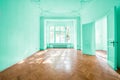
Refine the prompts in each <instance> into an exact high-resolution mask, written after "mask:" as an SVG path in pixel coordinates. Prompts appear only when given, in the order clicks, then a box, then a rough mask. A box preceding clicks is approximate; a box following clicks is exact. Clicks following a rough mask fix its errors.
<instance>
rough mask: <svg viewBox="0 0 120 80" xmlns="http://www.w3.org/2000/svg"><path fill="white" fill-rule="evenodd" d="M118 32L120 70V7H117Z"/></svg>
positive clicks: (119, 62)
mask: <svg viewBox="0 0 120 80" xmlns="http://www.w3.org/2000/svg"><path fill="white" fill-rule="evenodd" d="M116 18H117V30H118V38H117V39H118V49H117V50H118V54H117V58H118V60H117V65H118V68H120V6H117V16H116Z"/></svg>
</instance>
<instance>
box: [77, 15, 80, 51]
mask: <svg viewBox="0 0 120 80" xmlns="http://www.w3.org/2000/svg"><path fill="white" fill-rule="evenodd" d="M80 24H81V22H80V17H78V18H77V28H76V29H77V30H76V32H77V35H76V36H77V49H78V50H80V49H81V25H80Z"/></svg>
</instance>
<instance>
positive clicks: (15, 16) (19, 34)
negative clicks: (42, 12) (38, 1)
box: [0, 0, 40, 71]
mask: <svg viewBox="0 0 120 80" xmlns="http://www.w3.org/2000/svg"><path fill="white" fill-rule="evenodd" d="M39 36H40V34H39V10H38V9H37V8H36V6H34V5H33V4H32V3H31V2H30V0H0V71H2V70H4V69H6V68H8V67H10V66H11V65H13V64H15V63H17V62H18V61H20V60H23V59H24V58H26V57H28V56H30V55H31V54H33V53H34V52H36V51H38V50H39Z"/></svg>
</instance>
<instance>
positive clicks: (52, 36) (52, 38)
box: [50, 32, 54, 43]
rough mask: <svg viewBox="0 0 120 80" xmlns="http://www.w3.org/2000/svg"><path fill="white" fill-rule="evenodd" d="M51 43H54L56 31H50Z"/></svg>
mask: <svg viewBox="0 0 120 80" xmlns="http://www.w3.org/2000/svg"><path fill="white" fill-rule="evenodd" d="M50 43H54V32H50Z"/></svg>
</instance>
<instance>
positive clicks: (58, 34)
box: [49, 26, 71, 43]
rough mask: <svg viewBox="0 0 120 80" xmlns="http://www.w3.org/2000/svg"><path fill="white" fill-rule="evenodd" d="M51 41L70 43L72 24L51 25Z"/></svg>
mask: <svg viewBox="0 0 120 80" xmlns="http://www.w3.org/2000/svg"><path fill="white" fill-rule="evenodd" d="M49 30H50V34H49V36H50V37H49V38H50V43H70V42H71V27H70V26H50V28H49Z"/></svg>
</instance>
